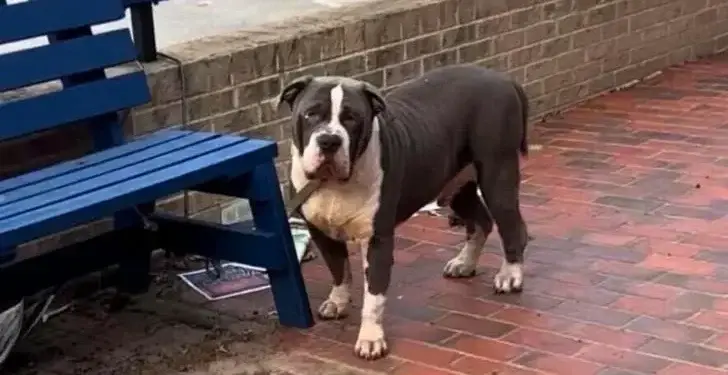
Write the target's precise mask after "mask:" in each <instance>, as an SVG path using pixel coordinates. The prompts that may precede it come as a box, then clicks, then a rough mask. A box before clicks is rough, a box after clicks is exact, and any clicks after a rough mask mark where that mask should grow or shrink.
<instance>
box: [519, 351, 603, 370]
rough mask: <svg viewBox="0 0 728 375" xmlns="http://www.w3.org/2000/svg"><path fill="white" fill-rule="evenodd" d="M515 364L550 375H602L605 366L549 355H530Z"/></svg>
mask: <svg viewBox="0 0 728 375" xmlns="http://www.w3.org/2000/svg"><path fill="white" fill-rule="evenodd" d="M515 363H517V364H519V365H522V366H524V367H529V368H533V369H536V370H539V371H544V372H547V373H550V374H579V375H596V374H600V373H601V370H603V369H604V366H602V365H599V364H596V363H593V362H587V361H583V360H580V359H575V358H569V357H565V356H560V355H554V354H548V353H537V352H534V353H529V354H526V355H525V356H523V357H520V358H518V360H516V361H515Z"/></svg>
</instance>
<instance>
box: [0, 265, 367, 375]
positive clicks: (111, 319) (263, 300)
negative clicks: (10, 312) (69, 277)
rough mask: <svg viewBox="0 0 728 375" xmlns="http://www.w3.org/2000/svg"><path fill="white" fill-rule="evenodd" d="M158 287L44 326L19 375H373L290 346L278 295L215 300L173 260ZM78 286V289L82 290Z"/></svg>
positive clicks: (19, 357) (26, 346) (21, 352)
mask: <svg viewBox="0 0 728 375" xmlns="http://www.w3.org/2000/svg"><path fill="white" fill-rule="evenodd" d="M158 269H159V271H158V274H157V277H156V278H155V283H154V285H153V290H152V291H151V292H150V293H147V294H145V295H143V296H141V297H138V298H135V299H134V300H133V301H132V302H131V304H129V305H128V306H126V307H125V308H124V309H122V310H120V311H118V312H110V311H111V310H110V309H109V303H110V301H112V300H113V299H112V298H113V293H112V292H111V291H108V290H107V291H102V292H100V293H96V294H94V295H93V296H92V297H87V298H84V299H83V300H80V301H76V302H75V303H74V305H73V308H72V310H69V311H67V312H64V313H62V314H60V315H58V316H56V317H54V318H52V319H49V320H48V322H47V323H45V324H41V325H39V326H38V327H36V328H35V329H34V330H33V331H32V332H31V334H30V335H29V336H28V337H27V338H26V339H25V340H23V341H22V342H21V343H20V344H19V346H18V347H17V349H16V351H15V353H14V354H13V355H12V356H11V357H10V358H9V359H8V361H7V362H6V364H5V368H4V369H2V371H0V372H2V373H4V374H13V375H15V374H17V375H35V374H38V375H41V374H42V375H45V374H48V375H70V374H94V375H111V374H124V375H132V374H139V375H147V374H149V375H151V374H154V375H166V374H170V375H171V374H195V375H197V374H200V375H201V374H211V375H212V374H214V375H244V374H250V375H268V374H271V375H272V374H276V375H306V374H312V375H313V374H316V375H326V374H330V375H347V374H350V375H356V374H367V372H362V371H359V370H357V369H353V368H346V367H342V365H341V364H335V363H330V362H325V361H321V360H320V359H315V358H311V357H310V356H307V355H304V354H302V353H297V352H296V350H295V348H293V349H291V348H284V345H282V344H283V341H284V337H283V336H284V333H285V332H286V331H290V330H287V329H284V328H282V327H280V326H279V325H278V321H277V318H276V316H275V314H274V312H273V311H274V309H273V304H272V299H271V296H270V292H268V291H263V292H259V293H256V294H254V295H248V296H242V297H237V298H232V299H229V300H223V301H214V302H208V301H205V300H204V299H203V298H202V297H201V296H198V295H197V294H196V293H195V292H194V291H192V290H191V289H190V288H189V287H188V286H187V285H186V284H184V283H183V282H181V280H179V278H178V277H176V273H177V272H179V270H176V269H174V267H170V266H169V265H162V266H158ZM76 289H78V288H76Z"/></svg>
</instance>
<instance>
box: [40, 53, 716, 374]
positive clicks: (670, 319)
mask: <svg viewBox="0 0 728 375" xmlns="http://www.w3.org/2000/svg"><path fill="white" fill-rule="evenodd" d="M537 129H538V130H537V133H538V137H537V139H536V140H534V143H538V144H541V145H542V149H541V150H538V151H535V152H534V153H533V155H532V157H531V158H530V159H529V160H528V161H527V162H526V164H525V168H524V180H525V182H524V185H523V209H524V211H525V216H526V218H527V221H528V223H529V228H530V231H531V234H532V235H533V236H534V237H535V239H534V240H533V242H532V243H531V244H530V247H529V250H528V253H527V270H526V273H527V278H526V284H525V291H524V292H523V293H522V294H520V295H508V296H504V295H495V294H494V293H493V291H492V282H491V279H492V276H493V275H494V274H495V271H496V269H497V267H498V266H499V265H500V261H501V260H500V259H501V258H500V257H501V255H500V250H499V249H498V239H497V236H496V235H492V236H491V238H490V240H489V244H488V251H487V253H486V254H484V256H483V257H482V258H481V262H480V268H479V273H478V275H477V276H476V277H475V278H473V279H469V280H448V279H444V278H442V277H441V273H442V267H443V265H444V262H445V261H446V260H448V259H450V258H451V257H452V256H453V255H454V254H455V253H456V251H457V250H456V249H457V248H458V245H459V243H461V242H462V240H463V235H462V234H461V233H458V232H457V231H453V230H451V229H449V228H448V227H447V223H446V220H445V219H443V218H439V217H433V216H418V217H416V218H414V219H412V220H411V221H409V222H408V223H407V224H406V225H404V226H402V227H401V228H400V229H399V232H398V233H399V236H400V238H399V242H398V247H399V249H400V251H398V252H397V254H396V257H397V265H396V268H395V272H394V280H393V284H394V286H393V287H392V289H391V293H390V300H389V305H388V310H387V314H386V328H387V329H388V333H389V339H390V345H391V355H390V356H389V357H388V358H386V359H384V360H380V361H376V362H365V361H362V360H358V359H356V358H355V357H354V356H353V355H352V346H353V344H354V341H355V337H356V333H357V329H358V326H357V323H358V316H357V314H356V313H354V315H353V316H351V317H349V318H348V319H346V320H343V321H340V322H321V323H319V324H318V325H317V326H316V327H315V328H314V329H312V330H309V331H299V330H289V329H286V330H282V332H281V330H277V331H278V333H277V335H279V337H278V339H276V340H274V341H270V342H269V343H268V344H267V345H268V346H266V348H268V349H267V350H270V351H273V352H277V353H281V352H288V353H289V355H291V356H292V357H289V358H296V359H297V360H298V361H302V362H306V363H309V364H319V365H321V366H324V367H326V366H329V367H330V366H337V368H345V367H347V366H348V368H349V369H350V370H351V371H356V372H351V373H360V372H361V371H362V370H371V371H373V372H375V373H380V374H381V373H388V374H396V375H438V374H442V375H444V374H479V375H481V374H489V375H492V374H498V375H505V374H510V375H525V374H556V375H571V374H573V375H594V374H599V375H628V374H658V375H714V374H728V230H726V229H727V228H728V58H725V57H715V58H712V59H708V60H703V61H699V62H694V63H689V64H687V65H684V66H678V67H673V68H670V69H667V70H665V71H664V72H663V74H662V75H661V76H659V77H656V78H654V79H652V80H651V81H648V82H645V83H642V84H639V85H638V86H636V87H634V88H631V89H629V90H626V91H621V92H616V93H612V94H609V95H606V96H604V97H601V98H597V99H594V100H591V101H589V102H587V103H585V104H583V105H580V106H578V107H576V108H573V109H571V110H569V111H567V112H565V113H563V114H561V115H558V116H554V117H552V118H550V119H548V120H547V121H546V122H545V123H542V124H538V126H537ZM355 264H357V265H358V263H355ZM358 268H359V267H355V269H358ZM304 273H305V275H306V278H307V285H308V289H309V292H310V294H311V298H312V301H313V306H314V308H316V307H317V306H318V304H319V303H320V302H321V301H322V300H323V298H324V297H325V296H326V294H327V293H328V282H329V280H330V277H329V275H328V271H327V270H326V269H325V268H324V267H323V265H322V264H321V262H320V260H317V261H315V262H313V263H310V264H306V265H305V266H304ZM356 281H357V283H358V284H357V287H358V288H359V289H357V291H356V293H355V294H354V295H355V306H354V309H353V311H354V312H356V310H357V308H358V307H359V306H360V302H361V296H360V288H361V273H360V272H358V275H357V277H356ZM256 303H258V304H260V303H262V302H255V300H254V298H253V297H246V298H240V299H239V301H225V302H221V303H217V304H212V305H207V306H208V307H210V306H211V308H213V309H214V308H222V309H227V311H237V310H236V307H235V306H236V305H237V306H242V305H246V306H248V307H250V306H251V304H252V305H255V304H256ZM136 313H138V312H136ZM176 314H177V313H173V314H171V315H174V316H177V315H176ZM253 315H255V314H253ZM250 316H251V315H248V317H250ZM59 319H65V320H66V321H73V320H74V318H73V315H72V314H71V315H69V317H66V318H59ZM79 319H80V318H79ZM84 319H85V320H84ZM251 319H252V318H251ZM77 320H78V319H77ZM81 320H82V321H83V322H82V323H83V324H89V323H88V320H93V319H91V318H89V316H88V315H86V316H84V317H83V319H81ZM138 320H139V318H138V317H137V318H129V319H127V321H135V322H136V321H138ZM56 324H57V325H58V324H61V325H62V324H64V323H56ZM70 324H72V323H70ZM76 327H79V326H78V323H77V325H76ZM99 327H101V328H99ZM99 327H97V328H96V330H95V331H93V330H90V329H86V331H87V334H85V335H84V338H83V340H89V339H91V337H92V336H94V337H96V336H103V334H100V333H99V332H105V331H104V329H103V325H101V326H99ZM126 327H127V328H125V329H124V330H126V331H134V327H130V326H126ZM53 329H55V330H57V331H59V332H63V333H59V334H58V335H57V336H62V337H61V338H58V339H59V340H68V338H67V337H66V336H65V335H68V334H69V333H70V332H73V333H78V332H80V331H82V330H80V329H75V328H74V329H69V328H65V329H64V328H63V327H60V328H59V327H55V328H53ZM180 330H181V331H185V332H186V331H190V332H193V333H194V334H195V335H196V336H195V337H197V338H194V339H190V338H189V337H187V338H186V339H184V340H182V339H180V337H183V336H185V333H184V332H181V331H180ZM122 331H123V330H122ZM162 331H164V332H166V333H165V334H166V335H167V336H165V337H166V338H162V339H158V340H156V341H155V340H151V338H150V337H146V336H154V335H155V333H154V332H156V331H153V330H146V331H145V330H142V331H141V335H139V336H140V337H142V338H143V339H144V340H147V341H139V340H137V341H135V342H137V343H139V342H141V344H139V345H145V344H144V343H145V342H147V343H148V344H146V345H147V346H148V345H163V344H165V343H169V342H175V343H176V342H179V341H180V340H181V341H184V342H187V343H197V342H201V341H204V340H203V338H204V336H205V335H206V333H205V329H204V327H203V328H200V327H195V328H194V329H193V328H185V329H182V328H176V329H168V328H167V329H162ZM238 331H240V330H238ZM46 332H48V331H46ZM150 332H151V333H150ZM174 332H177V333H174ZM266 332H267V333H265V334H271V332H269V331H266ZM137 333H138V332H137ZM234 333H235V334H240V333H241V332H234ZM242 333H244V332H242ZM216 334H219V332H218V333H216ZM128 335H129V337H131V336H133V335H131V334H130V333H128ZM176 335H177V336H176ZM207 335H209V334H207ZM45 336H53V335H52V334H47V335H45ZM188 336H189V335H188ZM198 336H199V337H198ZM135 337H136V336H135ZM200 337H203V338H200ZM237 337H240V336H235V335H233V336H232V337H227V341H226V345H227V346H226V348H227V349H225V350H224V352H228V353H229V352H230V351H231V349H230V347H231V346H230V345H233V346H232V348H233V349H232V351H233V352H235V351H236V350H238V351H239V350H242V351H244V350H246V344H245V343H242V344H239V345H238V346H237V349H235V347H234V344H235V341H236V340H238V339H237ZM46 339H53V338H52V337H51V338H48V337H46ZM101 340H102V341H103V342H104V343H105V344H104V345H105V346H106V347H110V348H112V349H113V350H114V352H115V353H117V356H119V358H121V359H119V360H118V361H117V362H118V363H128V362H129V361H130V359H129V358H131V357H132V356H133V353H134V351H133V350H126V351H124V350H122V351H121V354H118V352H119V348H123V347H124V346H125V345H127V342H126V341H125V339H124V338H123V337H118V339H114V338H113V337H105V338H102V339H101ZM129 340H131V339H129ZM135 340H136V339H135ZM140 340H141V339H140ZM127 341H128V340H127ZM64 342H65V341H64ZM195 345H196V344H195ZM271 345H272V346H271ZM85 346H87V347H93V346H94V344H92V343H91V344H89V343H86V344H85ZM264 346H265V345H264ZM74 350H75V351H76V352H77V351H78V350H80V349H78V348H76V349H74ZM90 350H91V354H87V355H88V356H89V357H90V358H96V359H88V358H87V359H84V358H83V356H82V355H81V354H73V353H74V352H73V351H72V352H71V353H72V354H68V353H67V354H66V356H67V357H64V358H65V359H64V358H61V359H57V360H56V362H58V361H64V360H65V361H66V362H65V363H66V367H63V366H60V367H58V366H56V367H48V366H45V367H44V366H43V365H42V364H39V367H38V368H48V370H47V372H43V371H40V372H39V373H54V374H56V373H60V374H71V373H98V374H101V373H104V374H106V373H114V372H113V371H110V370H109V369H108V368H105V369H104V371H101V370H98V369H99V367H98V366H101V367H103V366H104V363H106V365H108V363H110V361H111V360H109V359H105V360H100V359H98V358H97V357H95V356H94V354H93V350H94V349H90ZM96 350H101V349H96ZM185 350H186V349H185ZM31 351H32V349H31ZM183 353H187V352H186V351H183ZM160 355H161V354H160ZM69 356H70V357H74V358H75V359H69V358H70V357H69ZM79 356H81V357H80V358H79ZM218 357H219V355H213V356H209V358H210V360H213V359H215V358H218ZM36 360H37V359H36ZM84 361H86V362H84ZM89 361H96V362H93V363H95V365H89V364H88V363H91V362H89ZM111 362H113V361H111ZM68 363H72V364H73V365H68ZM84 363H85V365H84ZM342 364H343V365H344V367H342V366H341V365H342ZM108 366H111V365H108ZM185 366H188V365H185ZM216 366H217V367H215V366H211V367H209V370H207V371H202V372H196V374H205V373H207V374H245V373H246V372H244V371H243V370H240V369H237V370H236V369H235V366H233V365H230V366H227V367H226V366H224V365H219V364H218V365H216ZM231 366H232V367H231ZM62 367H63V368H62ZM59 368H62V369H59ZM84 368H85V369H86V370H88V372H83V371H84V370H83V369H84ZM94 368H96V369H97V370H94ZM190 368H191V367H190ZM216 368H217V370H216ZM79 369H81V370H79ZM79 371H81V372H79ZM130 371H131V372H130ZM347 371H348V370H347ZM119 373H124V374H132V373H140V374H141V373H145V372H143V371H141V370H128V371H126V372H119ZM146 373H150V374H152V373H153V374H162V373H163V372H158V371H157V372H155V371H151V372H149V371H148V372H146ZM249 373H251V374H252V373H255V374H267V373H268V372H249ZM270 373H275V372H270ZM279 373H282V372H279ZM290 373H296V374H297V375H298V374H302V373H304V372H289V373H288V374H290ZM313 373H319V374H323V373H324V372H321V371H319V372H315V371H314V372H313ZM344 373H345V372H344V370H336V371H331V372H327V374H339V375H340V374H344ZM165 374H166V373H165Z"/></svg>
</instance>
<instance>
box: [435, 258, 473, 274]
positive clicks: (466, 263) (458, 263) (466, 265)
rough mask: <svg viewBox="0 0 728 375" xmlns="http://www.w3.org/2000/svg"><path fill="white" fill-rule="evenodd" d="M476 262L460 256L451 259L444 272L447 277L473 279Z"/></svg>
mask: <svg viewBox="0 0 728 375" xmlns="http://www.w3.org/2000/svg"><path fill="white" fill-rule="evenodd" d="M475 267H476V264H475V262H472V261H470V260H468V259H466V258H465V257H462V256H460V255H458V256H456V257H455V258H452V259H450V260H449V261H448V262H447V263H446V264H445V268H444V269H443V270H442V274H443V275H444V276H445V277H458V278H459V277H473V276H475Z"/></svg>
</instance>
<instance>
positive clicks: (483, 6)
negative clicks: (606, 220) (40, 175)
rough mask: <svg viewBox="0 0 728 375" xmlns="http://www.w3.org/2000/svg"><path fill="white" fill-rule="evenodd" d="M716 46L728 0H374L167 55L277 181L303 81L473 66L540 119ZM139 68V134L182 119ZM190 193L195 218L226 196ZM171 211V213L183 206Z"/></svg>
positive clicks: (134, 126) (168, 74) (176, 95)
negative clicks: (299, 79)
mask: <svg viewBox="0 0 728 375" xmlns="http://www.w3.org/2000/svg"><path fill="white" fill-rule="evenodd" d="M725 49H728V0H382V1H380V2H376V3H373V4H371V3H370V4H365V5H363V6H352V7H346V8H341V9H338V10H335V11H332V12H329V13H326V14H320V15H316V16H313V17H306V18H301V19H297V20H288V21H286V22H283V23H280V24H274V25H266V26H265V27H260V28H257V29H250V30H245V31H240V32H239V33H236V34H231V35H226V36H219V37H213V38H207V39H204V40H199V41H195V42H192V43H188V44H185V45H181V46H177V47H174V48H170V49H168V50H167V51H165V52H167V53H169V54H170V55H173V56H175V57H177V58H179V59H181V60H182V61H183V62H184V68H183V70H184V76H185V84H186V88H185V95H186V98H187V100H186V105H185V107H186V113H187V116H186V117H188V118H189V120H190V123H191V126H194V127H196V128H205V129H212V130H214V131H219V132H229V133H239V134H245V135H249V136H253V137H267V138H273V139H276V140H277V141H278V142H279V145H280V157H279V162H278V164H279V175H280V178H281V180H282V182H283V183H284V184H286V182H287V179H288V177H287V175H288V170H287V169H288V166H287V164H288V159H289V155H288V153H289V142H290V141H289V135H290V134H289V132H290V130H289V128H288V127H287V126H286V119H285V118H284V117H282V115H281V114H279V113H278V112H277V111H276V109H275V96H276V94H277V93H278V92H279V90H280V89H281V88H282V85H283V84H284V83H285V82H287V81H289V80H290V79H292V78H294V77H295V76H298V75H301V74H304V73H313V74H338V75H347V76H353V77H356V78H360V79H364V80H367V81H370V82H372V83H374V84H375V85H378V86H382V87H384V88H385V89H387V88H391V87H394V86H396V85H399V84H402V83H403V82H406V81H407V80H409V79H412V78H414V77H416V76H418V75H420V74H422V73H423V72H425V71H427V70H430V69H433V68H435V67H438V66H442V65H449V64H456V63H476V64H479V65H482V66H486V67H490V68H494V69H497V70H500V71H504V72H508V73H510V74H511V75H512V76H513V77H515V78H516V79H517V80H518V81H520V82H522V83H523V84H524V85H525V87H526V89H527V92H528V94H529V96H530V98H531V100H532V115H533V117H534V118H538V117H539V116H543V115H545V114H547V113H549V112H551V111H554V110H557V109H559V108H563V107H567V106H570V105H573V104H574V103H576V102H579V101H581V100H584V99H586V98H588V97H591V96H594V95H598V94H600V93H603V92H605V91H607V90H610V89H612V88H614V87H617V86H620V85H623V84H625V83H628V82H630V81H633V80H635V79H638V78H641V77H644V76H646V75H648V74H650V73H652V72H654V71H656V70H659V69H661V68H663V67H666V66H669V65H672V64H677V63H681V62H683V61H685V60H689V59H695V58H698V57H701V56H705V55H710V54H713V53H716V52H719V51H723V50H725ZM146 68H147V70H148V72H149V77H150V86H151V89H152V92H153V97H154V99H153V102H152V103H150V104H149V105H147V106H145V107H142V108H139V109H138V110H136V111H135V113H134V115H133V117H132V120H133V121H131V122H130V124H129V126H130V132H133V133H135V134H141V133H145V132H148V131H153V130H156V129H159V128H162V127H165V126H168V125H172V124H178V123H180V122H181V120H182V118H183V114H182V113H183V112H182V106H183V105H182V101H181V100H180V98H181V97H182V87H181V86H182V85H181V80H180V77H179V74H178V70H177V66H176V65H175V64H174V63H172V62H169V61H164V62H158V63H154V64H150V65H148V66H147V67H146ZM54 137H56V139H54V140H53V141H49V140H48V139H46V141H45V142H44V141H43V139H44V138H43V137H40V140H38V139H36V140H35V142H36V144H40V145H42V147H41V148H40V149H42V150H43V151H44V155H45V156H44V157H37V158H33V157H31V156H29V155H27V148H23V147H22V145H21V144H15V145H8V146H5V147H3V146H2V145H0V160H14V161H16V162H17V163H19V164H24V165H31V164H32V165H37V164H38V162H41V163H43V162H48V161H49V160H51V159H52V157H50V156H48V155H55V154H56V153H59V152H60V149H59V148H58V145H59V144H63V145H67V144H69V142H74V141H75V140H76V139H78V138H73V137H64V141H63V142H59V141H58V140H57V137H58V136H54ZM46 138H48V137H46ZM18 152H23V153H24V154H23V156H22V157H18V155H17V153H18ZM11 158H12V159H11ZM28 163H30V164H28ZM6 165H7V164H6ZM2 172H3V171H2V170H0V175H1V173H2ZM192 198H193V199H192V201H191V202H192V204H193V206H192V210H193V211H196V212H197V211H203V210H205V209H207V208H211V207H212V208H214V207H216V206H218V205H219V204H220V202H222V201H221V200H220V198H219V197H210V196H204V195H201V194H197V195H194V196H193V197H192ZM167 207H168V208H171V209H179V208H180V201H179V200H174V199H173V200H170V201H169V202H168V205H167ZM215 215H218V216H219V214H215ZM215 215H212V216H215Z"/></svg>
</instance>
